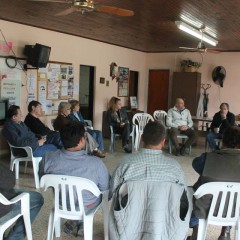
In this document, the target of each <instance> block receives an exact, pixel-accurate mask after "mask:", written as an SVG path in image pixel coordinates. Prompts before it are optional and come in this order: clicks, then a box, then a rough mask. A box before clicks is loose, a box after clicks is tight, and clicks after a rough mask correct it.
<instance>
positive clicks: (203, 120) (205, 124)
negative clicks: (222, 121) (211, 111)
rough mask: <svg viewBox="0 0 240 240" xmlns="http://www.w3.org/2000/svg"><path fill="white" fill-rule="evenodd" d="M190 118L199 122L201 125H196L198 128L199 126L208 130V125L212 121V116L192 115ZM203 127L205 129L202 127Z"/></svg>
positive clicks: (202, 129)
mask: <svg viewBox="0 0 240 240" xmlns="http://www.w3.org/2000/svg"><path fill="white" fill-rule="evenodd" d="M192 120H193V121H194V122H197V124H198V123H199V122H201V125H200V126H198V128H199V127H200V128H201V131H208V128H209V127H210V123H211V122H212V118H208V117H197V116H192ZM204 128H205V129H204Z"/></svg>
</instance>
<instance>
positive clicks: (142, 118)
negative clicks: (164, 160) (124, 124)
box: [132, 113, 154, 151]
mask: <svg viewBox="0 0 240 240" xmlns="http://www.w3.org/2000/svg"><path fill="white" fill-rule="evenodd" d="M149 121H153V122H154V119H153V117H152V116H151V115H150V114H148V113H136V114H135V115H134V116H133V119H132V123H133V127H134V130H135V131H134V132H135V138H134V141H135V142H134V149H135V150H136V151H138V149H139V145H140V141H141V136H142V134H143V129H144V128H145V126H146V124H147V123H148V122H149Z"/></svg>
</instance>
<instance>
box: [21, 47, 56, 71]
mask: <svg viewBox="0 0 240 240" xmlns="http://www.w3.org/2000/svg"><path fill="white" fill-rule="evenodd" d="M50 52H51V47H48V46H45V45H42V44H39V43H36V44H35V45H25V47H24V50H23V54H24V55H26V56H27V64H30V65H32V66H33V67H36V68H43V67H46V66H47V64H48V60H49V57H50Z"/></svg>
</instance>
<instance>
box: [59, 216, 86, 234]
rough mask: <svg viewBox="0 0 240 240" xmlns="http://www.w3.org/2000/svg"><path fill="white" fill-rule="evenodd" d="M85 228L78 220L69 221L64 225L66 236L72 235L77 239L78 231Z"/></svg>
mask: <svg viewBox="0 0 240 240" xmlns="http://www.w3.org/2000/svg"><path fill="white" fill-rule="evenodd" d="M82 228H83V223H82V222H79V221H77V220H67V221H66V222H65V223H64V228H63V231H64V232H65V233H66V234H71V235H73V236H75V237H77V235H78V231H79V230H80V229H82Z"/></svg>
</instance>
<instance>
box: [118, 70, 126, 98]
mask: <svg viewBox="0 0 240 240" xmlns="http://www.w3.org/2000/svg"><path fill="white" fill-rule="evenodd" d="M118 73H119V80H118V96H119V97H127V96H128V79H129V68H125V67H119V68H118Z"/></svg>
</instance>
